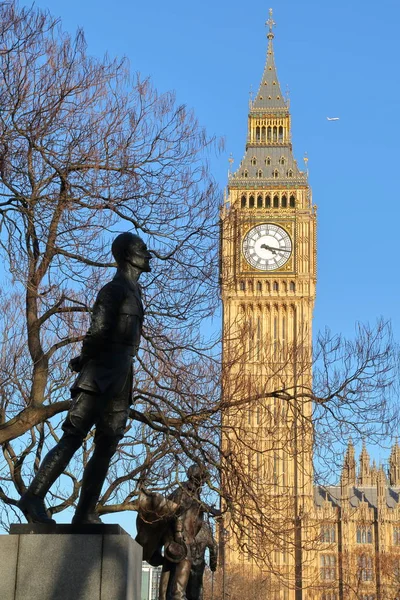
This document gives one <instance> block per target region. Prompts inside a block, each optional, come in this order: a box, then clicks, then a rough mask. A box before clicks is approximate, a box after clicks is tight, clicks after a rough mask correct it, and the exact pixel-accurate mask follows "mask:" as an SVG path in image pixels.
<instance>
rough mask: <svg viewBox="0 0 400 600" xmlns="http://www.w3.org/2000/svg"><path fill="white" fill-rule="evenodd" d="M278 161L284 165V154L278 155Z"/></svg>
mask: <svg viewBox="0 0 400 600" xmlns="http://www.w3.org/2000/svg"><path fill="white" fill-rule="evenodd" d="M279 163H280V164H281V165H284V164H285V157H284V156H281V157H280V159H279Z"/></svg>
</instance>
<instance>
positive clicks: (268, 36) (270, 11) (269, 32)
mask: <svg viewBox="0 0 400 600" xmlns="http://www.w3.org/2000/svg"><path fill="white" fill-rule="evenodd" d="M265 24H266V25H268V28H269V29H268V33H267V38H268V39H269V40H272V39H273V37H274V33H273V31H272V28H273V26H274V25H276V23H275V21H274V19H273V18H272V8H270V9H269V19H268V21H266V23H265Z"/></svg>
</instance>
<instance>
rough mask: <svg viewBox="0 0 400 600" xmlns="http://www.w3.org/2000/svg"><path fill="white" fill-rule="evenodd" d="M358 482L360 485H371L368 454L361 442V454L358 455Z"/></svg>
mask: <svg viewBox="0 0 400 600" xmlns="http://www.w3.org/2000/svg"><path fill="white" fill-rule="evenodd" d="M358 483H359V484H360V485H362V486H365V485H372V481H371V465H370V460H369V454H368V452H367V448H366V447H365V444H363V447H362V450H361V455H360V472H359V477H358Z"/></svg>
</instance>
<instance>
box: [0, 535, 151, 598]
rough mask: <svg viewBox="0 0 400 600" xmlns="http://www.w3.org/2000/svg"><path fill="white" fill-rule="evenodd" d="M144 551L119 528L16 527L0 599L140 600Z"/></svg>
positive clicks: (3, 551)
mask: <svg viewBox="0 0 400 600" xmlns="http://www.w3.org/2000/svg"><path fill="white" fill-rule="evenodd" d="M141 576H142V548H141V546H139V544H137V542H135V541H134V540H133V539H132V538H131V537H130V536H129V535H128V534H127V533H126V532H125V531H124V530H123V529H121V528H120V527H119V526H118V525H105V524H104V525H90V526H76V525H56V526H47V525H29V524H28V525H14V526H12V527H11V535H1V536H0V598H1V600H28V599H29V600H140V598H141V593H140V588H141Z"/></svg>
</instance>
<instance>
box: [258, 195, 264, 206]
mask: <svg viewBox="0 0 400 600" xmlns="http://www.w3.org/2000/svg"><path fill="white" fill-rule="evenodd" d="M262 207H263V198H262V196H257V208H262Z"/></svg>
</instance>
